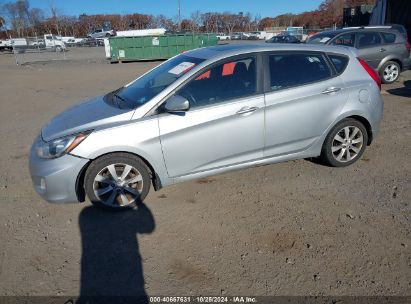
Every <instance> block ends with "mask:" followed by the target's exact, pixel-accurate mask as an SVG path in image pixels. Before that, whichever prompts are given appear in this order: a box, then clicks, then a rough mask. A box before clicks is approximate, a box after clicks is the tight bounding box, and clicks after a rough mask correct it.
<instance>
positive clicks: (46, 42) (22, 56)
mask: <svg viewBox="0 0 411 304" xmlns="http://www.w3.org/2000/svg"><path fill="white" fill-rule="evenodd" d="M10 41H11V46H12V47H13V54H14V59H15V61H16V64H17V65H22V64H25V63H30V62H41V61H45V62H47V61H51V60H65V59H67V56H66V51H67V46H66V44H65V43H64V42H63V41H61V40H58V39H56V38H55V36H54V35H44V36H40V37H39V36H35V37H25V38H11V39H10Z"/></svg>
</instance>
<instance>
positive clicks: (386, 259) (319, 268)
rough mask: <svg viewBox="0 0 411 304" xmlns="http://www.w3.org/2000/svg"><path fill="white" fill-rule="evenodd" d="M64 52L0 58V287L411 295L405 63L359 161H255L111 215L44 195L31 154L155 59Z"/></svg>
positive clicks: (56, 291)
mask: <svg viewBox="0 0 411 304" xmlns="http://www.w3.org/2000/svg"><path fill="white" fill-rule="evenodd" d="M70 52H71V53H70V54H69V55H70V56H69V57H68V58H71V60H67V61H64V62H59V61H58V62H49V63H36V64H30V65H24V66H20V67H17V66H15V65H14V60H13V56H12V55H10V54H0V96H1V97H0V99H1V103H0V126H1V128H0V141H1V142H2V144H1V145H0V156H1V157H0V168H1V173H0V224H1V228H0V295H69V296H75V295H79V294H82V295H97V294H109V295H128V294H137V293H144V292H145V293H146V294H148V295H168V296H170V295H175V296H182V295H187V296H188V295H253V296H262V295H334V296H340V295H401V296H403V295H411V237H410V236H411V235H410V233H411V222H410V220H411V219H410V216H411V212H410V211H411V162H410V159H409V157H410V155H411V146H410V139H411V98H410V97H411V71H409V72H406V73H404V74H403V75H402V77H401V79H400V81H399V82H397V83H395V84H394V85H391V86H384V91H383V96H384V101H385V114H384V121H383V123H382V128H381V133H380V135H379V136H378V137H377V138H376V140H375V141H374V143H373V144H372V145H371V146H370V147H368V149H367V150H366V152H365V154H364V156H363V157H362V159H361V160H360V161H358V162H357V163H356V164H355V165H353V166H350V167H348V168H342V169H336V168H329V167H325V166H322V165H319V164H315V163H314V162H311V161H308V160H299V161H291V162H287V163H282V164H276V165H270V166H264V167H258V168H252V169H248V170H243V171H237V172H234V173H228V174H222V175H218V176H215V177H212V178H208V179H202V180H197V181H192V182H186V183H183V184H178V185H174V186H171V187H168V188H164V189H162V190H161V191H159V192H154V191H152V192H151V193H150V194H149V196H148V198H147V199H146V201H145V205H144V206H141V207H140V208H139V209H138V210H135V211H130V212H120V213H108V212H103V211H100V210H97V209H96V208H93V207H90V203H88V202H86V203H84V204H68V205H53V204H49V203H46V202H45V201H43V200H42V199H41V198H40V197H39V196H38V195H37V194H36V193H35V192H34V190H33V189H32V186H31V180H30V176H29V173H28V159H27V157H28V151H29V148H30V146H31V143H32V141H33V139H34V138H35V136H36V135H37V134H38V133H39V131H40V128H41V126H42V125H43V124H45V123H46V122H47V121H48V120H49V119H51V118H52V117H53V116H54V115H56V114H57V113H59V112H61V111H62V110H64V109H65V108H67V107H69V106H71V105H73V104H75V103H78V102H79V101H81V100H83V99H86V98H89V97H92V96H96V95H100V94H103V93H105V92H109V91H111V90H114V89H116V88H118V87H120V86H121V85H123V84H125V83H127V82H129V81H130V80H132V79H134V78H135V77H136V76H137V75H139V74H141V73H143V72H144V71H146V70H147V69H149V68H151V67H153V66H155V65H156V64H158V62H145V63H127V64H109V63H107V62H106V61H105V60H104V58H103V57H104V53H103V52H104V51H103V49H102V48H90V49H88V48H85V49H79V50H75V49H73V50H71V51H70ZM86 53H87V56H83V55H82V54H86ZM82 58H84V59H82Z"/></svg>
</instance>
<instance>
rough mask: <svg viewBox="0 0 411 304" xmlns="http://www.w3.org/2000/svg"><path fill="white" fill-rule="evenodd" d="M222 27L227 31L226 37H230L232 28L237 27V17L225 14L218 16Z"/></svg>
mask: <svg viewBox="0 0 411 304" xmlns="http://www.w3.org/2000/svg"><path fill="white" fill-rule="evenodd" d="M220 19H221V22H222V25H223V27H224V28H225V29H226V30H227V32H228V35H231V34H232V32H233V30H234V28H235V27H236V26H237V25H238V19H239V18H238V15H233V14H231V13H228V12H225V13H223V14H221V15H220Z"/></svg>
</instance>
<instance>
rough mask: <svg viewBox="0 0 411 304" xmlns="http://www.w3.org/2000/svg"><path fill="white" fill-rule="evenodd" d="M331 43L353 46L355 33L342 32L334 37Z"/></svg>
mask: <svg viewBox="0 0 411 304" xmlns="http://www.w3.org/2000/svg"><path fill="white" fill-rule="evenodd" d="M332 44H333V45H346V46H354V44H355V34H354V33H347V34H342V35H340V36H338V37H337V38H335V40H334V41H333V42H332Z"/></svg>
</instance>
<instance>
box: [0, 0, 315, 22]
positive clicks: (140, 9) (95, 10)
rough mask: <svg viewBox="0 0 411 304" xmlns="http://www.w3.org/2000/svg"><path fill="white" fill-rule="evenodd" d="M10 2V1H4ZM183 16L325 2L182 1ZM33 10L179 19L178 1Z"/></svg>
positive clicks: (271, 11) (101, 0) (270, 11)
mask: <svg viewBox="0 0 411 304" xmlns="http://www.w3.org/2000/svg"><path fill="white" fill-rule="evenodd" d="M0 2H7V1H0ZM180 2H181V15H182V16H183V17H189V16H190V14H191V13H192V12H193V11H196V10H199V11H200V12H210V11H216V12H224V11H229V12H232V13H239V12H244V13H246V12H250V13H252V14H253V15H256V14H260V16H261V17H263V18H264V17H275V16H277V15H280V14H283V13H300V12H303V11H308V10H314V9H316V8H318V6H319V5H320V3H321V2H322V0H201V1H199V0H180ZM29 3H30V7H38V8H41V9H43V10H44V11H45V12H46V13H49V6H50V3H54V5H55V6H56V7H57V8H58V9H59V11H60V14H62V15H72V16H76V15H80V14H82V13H85V14H88V15H93V14H128V13H143V14H150V15H159V14H163V15H166V16H167V17H174V16H176V15H177V8H178V0H148V1H147V0H29Z"/></svg>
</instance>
